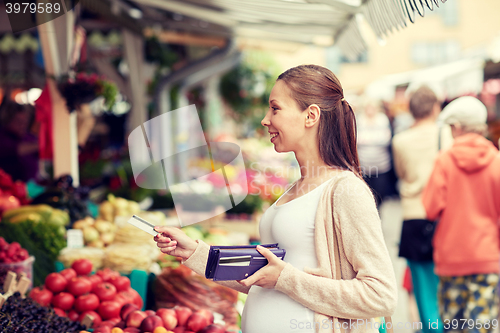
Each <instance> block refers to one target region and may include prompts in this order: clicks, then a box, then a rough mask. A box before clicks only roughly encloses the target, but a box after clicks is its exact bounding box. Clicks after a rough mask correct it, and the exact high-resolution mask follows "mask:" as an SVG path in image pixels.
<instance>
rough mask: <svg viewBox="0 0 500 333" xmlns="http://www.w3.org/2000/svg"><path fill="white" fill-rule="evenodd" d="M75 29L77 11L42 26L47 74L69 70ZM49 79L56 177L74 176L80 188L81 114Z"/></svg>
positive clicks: (41, 36) (42, 43)
mask: <svg viewBox="0 0 500 333" xmlns="http://www.w3.org/2000/svg"><path fill="white" fill-rule="evenodd" d="M73 31H74V12H73V11H69V12H67V13H66V14H65V15H62V16H60V17H58V18H56V19H54V20H52V21H48V22H46V23H43V24H40V25H39V26H38V33H39V36H40V43H41V47H42V53H43V61H44V65H45V73H46V75H47V77H49V76H55V77H58V76H60V75H62V74H65V73H67V72H68V69H69V57H70V55H71V50H72V48H73ZM47 82H48V86H49V91H50V97H51V100H52V129H53V151H54V159H53V166H54V178H57V177H60V176H62V175H65V174H69V175H71V176H72V177H73V186H75V187H77V186H78V185H79V183H80V181H79V170H78V142H77V115H76V113H74V112H73V113H72V114H70V113H69V112H68V109H67V107H66V100H65V99H64V98H63V97H62V96H61V94H60V93H59V91H58V89H57V87H56V83H55V82H54V80H52V79H50V78H48V79H47Z"/></svg>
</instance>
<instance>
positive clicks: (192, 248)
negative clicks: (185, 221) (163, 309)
mask: <svg viewBox="0 0 500 333" xmlns="http://www.w3.org/2000/svg"><path fill="white" fill-rule="evenodd" d="M155 230H156V232H158V235H156V236H155V238H154V240H155V242H157V245H158V247H159V248H160V250H161V252H163V253H166V254H169V255H172V256H176V257H180V258H182V263H183V264H184V265H185V266H187V267H188V268H190V269H191V270H193V271H194V272H195V273H198V274H199V275H201V276H205V268H206V266H207V259H208V253H209V250H210V246H208V244H206V243H205V242H203V241H201V240H196V241H194V240H192V239H191V238H189V237H188V236H187V235H186V234H185V233H184V231H182V230H181V229H179V228H176V227H168V226H156V227H155ZM214 282H216V283H218V284H220V285H222V286H226V287H229V288H232V289H235V290H237V291H239V292H242V293H245V294H248V291H249V290H250V287H244V286H242V285H240V284H239V283H238V282H236V281H214Z"/></svg>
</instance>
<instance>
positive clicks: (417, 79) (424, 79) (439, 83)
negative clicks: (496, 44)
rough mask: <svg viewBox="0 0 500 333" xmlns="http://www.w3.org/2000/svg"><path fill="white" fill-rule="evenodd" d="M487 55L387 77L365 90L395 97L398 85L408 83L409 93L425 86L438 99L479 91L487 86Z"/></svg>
mask: <svg viewBox="0 0 500 333" xmlns="http://www.w3.org/2000/svg"><path fill="white" fill-rule="evenodd" d="M484 64H485V62H484V58H483V57H481V56H471V57H468V58H464V59H461V60H458V61H454V62H449V63H446V64H442V65H438V66H433V67H428V68H423V69H418V70H413V71H409V72H404V73H397V74H391V75H387V76H384V77H382V78H380V79H379V80H377V81H374V82H372V83H371V84H370V85H368V87H367V88H366V90H365V93H366V94H367V95H368V96H371V97H373V98H380V99H383V100H387V101H389V100H392V99H394V93H395V88H396V87H398V86H407V92H408V93H410V92H412V91H415V90H416V89H417V88H418V87H420V86H422V85H427V86H429V87H430V88H431V89H433V90H434V92H435V93H436V95H437V96H438V98H440V99H442V100H445V99H453V98H455V97H459V96H461V95H464V94H469V93H475V94H477V93H479V92H481V90H482V88H483V76H484Z"/></svg>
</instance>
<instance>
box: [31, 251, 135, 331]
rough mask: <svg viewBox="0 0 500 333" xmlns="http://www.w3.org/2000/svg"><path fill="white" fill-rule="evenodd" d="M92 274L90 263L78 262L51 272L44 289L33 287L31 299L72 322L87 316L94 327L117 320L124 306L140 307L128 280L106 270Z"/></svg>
mask: <svg viewBox="0 0 500 333" xmlns="http://www.w3.org/2000/svg"><path fill="white" fill-rule="evenodd" d="M91 272H92V262H91V261H90V260H88V259H78V260H76V261H75V262H73V264H72V265H71V268H66V269H64V270H62V271H61V272H59V273H51V274H49V275H48V276H47V278H46V279H45V285H44V286H43V287H41V288H40V287H36V288H34V289H33V290H31V292H30V297H31V298H32V299H33V300H35V301H36V302H37V303H39V304H40V305H43V306H52V307H53V308H54V311H55V313H56V314H58V315H59V316H62V317H68V318H69V319H71V320H73V321H80V322H81V321H82V320H83V318H85V316H86V315H89V316H90V317H92V319H93V326H94V327H96V326H98V325H99V324H100V323H101V322H103V321H107V320H113V321H115V320H116V319H120V310H121V308H122V306H123V305H125V304H135V305H136V306H137V307H138V308H142V306H143V301H142V298H141V296H140V295H139V293H138V292H137V291H135V290H134V289H132V288H131V287H130V279H129V278H128V277H126V276H121V275H120V273H118V272H116V271H113V270H111V269H109V268H105V269H103V270H99V271H97V272H96V273H95V274H93V275H90V273H91Z"/></svg>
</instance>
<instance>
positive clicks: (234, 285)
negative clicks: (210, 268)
mask: <svg viewBox="0 0 500 333" xmlns="http://www.w3.org/2000/svg"><path fill="white" fill-rule="evenodd" d="M197 242H198V246H197V247H196V250H195V251H194V253H193V254H192V255H191V256H190V257H189V258H188V259H187V260H184V261H182V263H183V264H184V265H185V266H187V267H189V268H190V269H191V270H193V271H194V272H195V273H197V274H199V275H201V276H205V269H206V267H207V259H208V253H209V250H210V246H209V245H208V244H206V243H205V242H203V241H202V240H197ZM214 282H215V283H218V284H220V285H221V286H225V287H229V288H231V289H234V290H237V291H239V292H242V293H245V294H248V291H249V290H250V287H245V286H242V285H241V284H239V283H238V282H236V281H214Z"/></svg>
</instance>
